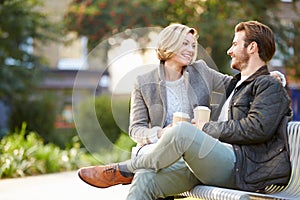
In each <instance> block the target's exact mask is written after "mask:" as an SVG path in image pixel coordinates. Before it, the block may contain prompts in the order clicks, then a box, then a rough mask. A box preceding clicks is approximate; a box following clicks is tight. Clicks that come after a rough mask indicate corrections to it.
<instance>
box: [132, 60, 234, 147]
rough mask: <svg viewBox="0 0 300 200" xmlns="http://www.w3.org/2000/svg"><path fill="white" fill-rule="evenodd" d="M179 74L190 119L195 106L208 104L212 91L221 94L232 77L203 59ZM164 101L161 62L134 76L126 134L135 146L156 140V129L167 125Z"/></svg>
mask: <svg viewBox="0 0 300 200" xmlns="http://www.w3.org/2000/svg"><path fill="white" fill-rule="evenodd" d="M183 76H184V79H185V85H186V88H187V93H188V99H189V102H190V112H189V113H188V114H189V115H190V116H192V118H193V108H194V107H195V106H198V105H203V106H208V107H209V106H210V103H211V94H212V92H213V91H214V92H218V93H224V92H225V87H226V86H227V85H229V83H230V81H231V79H232V77H231V76H227V75H224V74H222V73H220V72H217V71H216V70H214V69H211V68H209V67H208V66H207V64H206V63H205V62H204V61H203V60H198V61H196V62H194V63H193V64H191V65H189V66H187V67H185V69H184V71H183ZM167 103H168V102H167V95H166V81H165V79H164V67H163V66H162V65H159V67H158V68H156V69H154V70H152V71H150V72H148V73H145V74H143V75H140V76H138V77H137V79H136V83H135V85H134V89H133V91H132V93H131V104H130V123H129V134H130V137H131V138H132V139H133V140H134V141H135V142H137V145H138V146H139V145H144V144H150V143H155V142H156V141H157V139H158V138H157V131H158V130H160V129H162V128H163V127H165V126H166V125H167V124H166V114H167V113H166V112H167V110H166V108H167Z"/></svg>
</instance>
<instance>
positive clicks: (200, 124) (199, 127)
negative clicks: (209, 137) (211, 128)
mask: <svg viewBox="0 0 300 200" xmlns="http://www.w3.org/2000/svg"><path fill="white" fill-rule="evenodd" d="M205 123H206V122H205V121H203V120H200V119H198V121H196V120H195V119H192V124H193V125H194V126H196V127H197V128H198V129H200V130H202V128H203V126H204V124H205Z"/></svg>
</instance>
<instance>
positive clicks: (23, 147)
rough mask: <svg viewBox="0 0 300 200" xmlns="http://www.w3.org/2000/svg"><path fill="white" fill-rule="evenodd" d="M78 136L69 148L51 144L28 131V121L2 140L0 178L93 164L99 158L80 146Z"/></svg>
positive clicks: (0, 145) (65, 169)
mask: <svg viewBox="0 0 300 200" xmlns="http://www.w3.org/2000/svg"><path fill="white" fill-rule="evenodd" d="M78 141H79V139H78V138H74V140H73V145H72V147H71V148H69V149H68V150H62V149H60V148H59V147H58V146H56V145H54V144H52V143H47V144H44V142H43V139H42V138H41V137H40V136H39V135H37V134H36V133H35V132H29V133H27V134H26V124H25V123H23V124H22V128H21V130H20V131H19V132H15V133H12V134H8V135H6V136H5V137H4V138H3V139H2V140H1V142H0V155H1V156H0V178H1V177H7V178H8V177H22V176H28V175H36V174H45V173H53V172H60V171H69V170H75V169H78V168H79V167H81V166H86V165H93V164H95V163H97V161H96V160H95V159H94V158H93V157H91V156H90V155H88V154H86V152H85V151H84V149H81V148H80V144H79V143H78Z"/></svg>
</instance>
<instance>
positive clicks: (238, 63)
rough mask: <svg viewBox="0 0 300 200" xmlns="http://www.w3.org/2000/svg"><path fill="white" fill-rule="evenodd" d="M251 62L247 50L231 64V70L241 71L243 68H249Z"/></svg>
mask: <svg viewBox="0 0 300 200" xmlns="http://www.w3.org/2000/svg"><path fill="white" fill-rule="evenodd" d="M248 62H249V55H248V53H247V51H246V49H245V50H244V51H243V53H241V54H240V56H239V57H235V62H234V63H231V68H232V69H236V70H239V71H241V70H242V69H243V68H245V67H247V65H248Z"/></svg>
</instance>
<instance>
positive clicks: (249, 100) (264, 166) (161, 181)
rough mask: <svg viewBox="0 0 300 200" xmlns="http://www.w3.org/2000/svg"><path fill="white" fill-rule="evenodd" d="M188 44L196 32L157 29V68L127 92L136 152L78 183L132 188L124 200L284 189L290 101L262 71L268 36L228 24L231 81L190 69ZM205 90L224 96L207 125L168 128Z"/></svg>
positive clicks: (198, 67)
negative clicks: (215, 190)
mask: <svg viewBox="0 0 300 200" xmlns="http://www.w3.org/2000/svg"><path fill="white" fill-rule="evenodd" d="M196 40H197V32H196V30H195V29H193V28H189V27H187V26H184V25H179V24H177V25H170V26H168V27H166V28H165V29H164V30H162V32H161V33H160V35H159V43H158V48H157V55H158V58H159V59H160V61H161V63H160V66H159V68H158V70H155V71H152V72H150V73H148V74H145V75H143V76H141V77H138V78H137V84H136V85H135V88H134V90H133V93H132V99H131V112H130V127H129V131H130V136H131V137H132V139H133V140H135V141H136V142H137V143H138V145H140V146H141V149H140V151H139V153H138V154H137V156H136V157H134V158H132V159H131V160H128V161H125V162H122V163H118V164H112V165H105V166H91V167H84V168H81V169H79V171H78V175H79V177H80V178H81V179H82V180H83V181H85V182H86V183H88V184H90V185H92V186H95V187H100V188H106V187H109V186H113V185H116V184H129V183H132V184H131V188H130V191H129V194H128V197H127V199H128V200H134V199H136V200H141V199H147V200H151V199H158V198H160V197H167V196H172V195H174V194H178V193H182V192H185V191H187V190H189V189H192V188H193V187H194V186H195V185H198V184H205V185H214V186H220V187H228V188H235V189H241V190H247V191H263V190H264V188H265V187H266V186H269V185H272V184H278V185H286V184H287V183H288V181H289V177H290V168H291V167H290V161H289V153H288V146H287V138H286V126H287V122H288V121H289V120H290V118H291V110H290V99H289V97H288V95H287V93H286V91H285V89H284V87H283V86H282V84H281V83H280V82H279V81H278V80H276V78H274V77H273V76H270V75H269V72H268V67H267V64H268V61H270V60H271V58H272V57H273V55H274V53H275V41H274V35H273V32H272V30H271V29H270V28H269V27H267V26H266V25H264V24H262V23H259V22H257V21H247V22H241V23H239V24H237V25H236V27H235V33H234V38H233V41H232V46H231V47H230V48H229V49H228V51H227V54H228V55H229V56H231V58H232V61H231V67H232V68H233V69H237V70H239V71H240V73H239V74H237V75H236V76H234V77H233V78H232V77H229V76H225V75H222V74H221V73H218V72H216V71H214V70H212V69H210V68H209V67H207V65H206V64H205V62H204V61H201V60H200V61H197V62H195V56H196V54H197V53H196V52H197V49H196V47H197V45H196ZM224 86H225V88H226V91H225V92H224V91H223V90H222V89H223V87H224ZM212 91H217V92H224V93H225V95H224V96H225V98H224V99H223V101H222V103H221V104H220V106H219V108H218V109H216V110H213V114H212V121H210V122H207V123H204V122H202V121H197V122H196V123H195V124H196V125H194V124H191V123H187V122H181V123H176V124H173V125H172V114H173V113H174V112H176V111H181V112H185V113H188V114H189V115H190V116H193V114H192V111H193V107H194V106H195V105H204V106H210V95H211V92H212ZM216 116H218V117H216ZM153 143H155V144H154V145H152V147H151V148H150V149H149V150H145V149H146V148H145V147H147V146H149V145H147V144H153Z"/></svg>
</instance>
